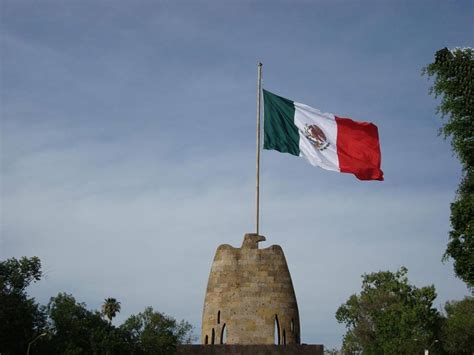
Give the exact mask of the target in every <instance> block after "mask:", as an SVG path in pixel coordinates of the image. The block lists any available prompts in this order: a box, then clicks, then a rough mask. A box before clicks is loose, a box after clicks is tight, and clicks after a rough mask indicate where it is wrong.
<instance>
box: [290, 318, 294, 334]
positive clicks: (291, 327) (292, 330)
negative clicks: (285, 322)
mask: <svg viewBox="0 0 474 355" xmlns="http://www.w3.org/2000/svg"><path fill="white" fill-rule="evenodd" d="M290 329H291V332H292V333H293V334H295V322H294V321H293V319H291V326H290Z"/></svg>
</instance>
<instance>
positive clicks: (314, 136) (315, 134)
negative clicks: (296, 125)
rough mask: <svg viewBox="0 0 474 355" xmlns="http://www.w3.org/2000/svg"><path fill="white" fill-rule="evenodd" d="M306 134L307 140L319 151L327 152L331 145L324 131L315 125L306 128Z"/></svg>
mask: <svg viewBox="0 0 474 355" xmlns="http://www.w3.org/2000/svg"><path fill="white" fill-rule="evenodd" d="M304 133H305V136H306V138H308V140H309V141H310V143H311V144H312V145H313V146H314V147H315V148H316V149H317V150H321V151H322V150H325V149H326V148H327V147H329V145H330V143H329V142H328V141H327V139H326V135H325V134H324V132H323V130H322V129H321V128H319V127H318V126H317V125H315V124H311V125H309V124H307V125H305V127H304Z"/></svg>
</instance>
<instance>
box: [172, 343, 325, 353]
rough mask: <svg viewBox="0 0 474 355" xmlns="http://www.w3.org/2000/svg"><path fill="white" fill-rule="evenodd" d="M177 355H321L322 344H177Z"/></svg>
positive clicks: (322, 350)
mask: <svg viewBox="0 0 474 355" xmlns="http://www.w3.org/2000/svg"><path fill="white" fill-rule="evenodd" d="M177 354H178V355H224V354H233V355H300V354H302V355H323V354H324V346H323V345H320V344H317V345H307V344H287V345H178V347H177Z"/></svg>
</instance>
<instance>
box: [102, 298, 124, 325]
mask: <svg viewBox="0 0 474 355" xmlns="http://www.w3.org/2000/svg"><path fill="white" fill-rule="evenodd" d="M120 309H121V307H120V302H118V301H117V300H116V299H115V298H106V299H105V300H104V304H103V305H102V314H103V315H105V316H106V317H107V318H109V321H112V318H114V317H115V316H116V315H117V313H119V312H120Z"/></svg>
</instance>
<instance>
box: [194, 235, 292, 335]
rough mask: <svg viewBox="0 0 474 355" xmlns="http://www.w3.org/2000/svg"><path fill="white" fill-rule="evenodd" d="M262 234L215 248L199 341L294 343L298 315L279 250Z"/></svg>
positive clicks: (288, 273)
mask: <svg viewBox="0 0 474 355" xmlns="http://www.w3.org/2000/svg"><path fill="white" fill-rule="evenodd" d="M264 240H265V237H263V236H261V235H257V234H246V235H245V237H244V242H243V243H242V247H241V248H234V247H232V246H230V245H228V244H224V245H220V246H219V247H218V248H217V251H216V255H215V257H214V262H213V263H212V267H211V274H210V275H209V281H208V284H207V291H206V297H205V300H204V312H203V317H202V333H201V344H224V343H225V344H299V343H300V320H299V314H298V305H297V303H296V296H295V291H294V290H293V283H292V282H291V276H290V272H289V270H288V266H287V264H286V259H285V255H284V254H283V250H282V248H281V247H280V246H279V245H272V246H270V247H269V248H264V249H259V248H258V243H259V242H261V241H264Z"/></svg>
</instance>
